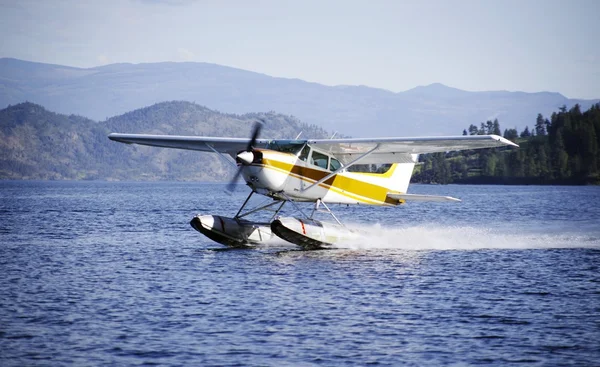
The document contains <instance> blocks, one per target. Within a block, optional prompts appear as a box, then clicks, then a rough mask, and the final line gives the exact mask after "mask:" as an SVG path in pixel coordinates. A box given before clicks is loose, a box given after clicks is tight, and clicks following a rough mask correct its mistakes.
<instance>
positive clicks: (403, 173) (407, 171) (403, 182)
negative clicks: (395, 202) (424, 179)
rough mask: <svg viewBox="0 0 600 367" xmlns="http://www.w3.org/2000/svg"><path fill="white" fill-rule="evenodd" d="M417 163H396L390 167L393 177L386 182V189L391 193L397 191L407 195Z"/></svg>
mask: <svg viewBox="0 0 600 367" xmlns="http://www.w3.org/2000/svg"><path fill="white" fill-rule="evenodd" d="M414 168H415V163H414V162H412V163H394V164H393V165H392V167H390V171H391V175H390V176H389V178H388V179H387V180H386V181H387V182H386V185H385V186H386V187H387V188H388V189H389V190H390V191H397V192H402V193H406V192H407V190H408V185H409V184H410V178H411V177H412V174H413V169H414Z"/></svg>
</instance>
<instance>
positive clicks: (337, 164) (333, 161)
mask: <svg viewBox="0 0 600 367" xmlns="http://www.w3.org/2000/svg"><path fill="white" fill-rule="evenodd" d="M341 166H342V165H341V164H340V162H339V161H338V160H337V159H335V158H331V160H330V161H329V170H330V171H332V172H333V171H335V170H337V169H339V168H340V167H341Z"/></svg>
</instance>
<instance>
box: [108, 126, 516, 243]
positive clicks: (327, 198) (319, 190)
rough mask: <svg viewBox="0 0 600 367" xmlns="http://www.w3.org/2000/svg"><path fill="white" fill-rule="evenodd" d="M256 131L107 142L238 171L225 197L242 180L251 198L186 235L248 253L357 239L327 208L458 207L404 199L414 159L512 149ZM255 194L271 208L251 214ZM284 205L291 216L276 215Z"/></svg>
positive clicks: (466, 140)
mask: <svg viewBox="0 0 600 367" xmlns="http://www.w3.org/2000/svg"><path fill="white" fill-rule="evenodd" d="M261 127H262V124H261V123H257V124H256V125H255V127H254V131H253V133H252V136H251V138H249V139H248V138H227V137H206V136H174V135H144V134H120V133H112V134H110V135H109V136H108V137H109V139H111V140H114V141H117V142H121V143H127V144H141V145H149V146H155V147H163V148H175V149H187V150H197V151H203V152H213V153H215V154H219V155H220V156H222V157H224V158H225V159H226V160H227V161H228V162H231V163H232V164H235V165H236V166H237V172H236V174H235V176H234V178H233V180H232V181H231V183H230V184H229V185H228V190H229V191H232V190H233V188H234V187H235V183H236V181H237V179H238V178H239V177H240V176H242V177H243V179H244V180H245V181H246V184H247V185H248V187H250V189H251V191H250V193H249V195H248V197H247V198H246V200H245V201H244V203H243V204H242V206H241V207H240V209H239V210H238V212H237V214H236V215H234V216H233V217H224V216H220V215H200V214H199V215H197V216H195V217H194V218H193V219H192V220H191V222H190V224H191V225H192V227H193V228H195V229H196V230H198V231H199V232H201V233H202V234H204V235H205V236H207V237H208V238H210V239H211V240H214V241H216V242H218V243H221V244H223V245H225V246H228V247H233V248H250V247H255V246H257V245H260V244H262V243H264V242H266V241H268V240H271V239H272V238H273V237H274V236H277V237H280V238H282V239H284V240H285V241H288V242H291V243H293V244H295V245H298V246H300V247H301V248H302V249H305V250H316V249H328V248H333V247H339V246H340V244H341V245H342V246H343V243H344V241H349V240H352V239H354V238H356V237H357V236H359V233H358V232H357V231H355V230H352V229H350V228H347V227H346V226H344V225H343V224H342V223H341V222H340V221H339V220H338V218H337V217H336V216H335V215H334V213H333V212H332V211H331V210H330V209H329V207H328V205H327V204H362V205H379V206H395V205H400V204H404V203H405V202H406V201H435V202H456V201H460V200H459V199H456V198H453V197H449V196H433V195H416V194H408V193H407V191H408V186H409V183H410V178H411V176H412V172H413V168H414V166H415V163H417V160H418V155H419V154H424V153H436V152H448V151H457V150H471V149H480V148H493V147H502V146H518V145H516V144H514V143H513V142H511V141H509V140H507V139H504V138H502V137H500V136H497V135H469V136H440V137H412V138H404V137H399V138H343V139H304V140H299V139H295V140H282V139H260V138H259V135H260V131H261ZM228 157H230V158H228ZM359 164H360V165H374V164H375V165H386V167H387V168H388V169H387V170H386V171H385V172H381V173H372V172H353V170H351V169H350V168H352V167H353V166H356V165H359ZM363 167H364V166H363ZM255 194H258V195H264V196H266V197H268V198H271V199H272V200H269V202H268V203H267V204H262V205H259V206H257V207H252V206H251V205H248V203H249V201H250V198H251V197H252V196H253V195H255ZM303 202H304V203H305V202H308V203H314V206H313V209H312V211H311V212H310V214H306V213H305V211H303V210H302V209H301V207H300V206H299V205H298V203H303ZM287 203H290V205H292V206H293V207H294V209H295V211H296V213H297V216H295V217H282V216H280V215H279V213H280V212H281V210H282V208H283V206H284V205H285V204H287ZM265 211H268V212H269V214H270V213H272V215H271V214H270V218H271V219H270V220H268V221H265V220H261V221H252V220H249V219H247V217H248V216H249V215H250V214H254V213H257V212H263V213H264V212H265ZM323 212H324V213H327V214H329V215H330V216H331V218H332V220H330V221H322V220H317V219H316V218H315V214H316V213H323Z"/></svg>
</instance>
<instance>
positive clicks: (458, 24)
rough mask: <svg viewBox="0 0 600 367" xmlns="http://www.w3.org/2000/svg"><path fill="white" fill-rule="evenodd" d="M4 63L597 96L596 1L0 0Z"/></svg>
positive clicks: (599, 17)
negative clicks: (123, 65) (176, 64)
mask: <svg viewBox="0 0 600 367" xmlns="http://www.w3.org/2000/svg"><path fill="white" fill-rule="evenodd" d="M0 34H2V40H1V41H0V42H1V43H0V57H15V58H19V59H25V60H30V61H39V62H47V63H55V64H63V65H70V66H78V67H92V66H98V65H104V64H108V63H115V62H130V63H141V62H159V61H200V62H210V63H216V64H221V65H228V66H233V67H237V68H241V69H246V70H251V71H256V72H260V73H264V74H268V75H272V76H279V77H286V78H299V79H303V80H307V81H312V82H317V83H321V84H326V85H338V84H347V85H358V84H362V85H368V86H371V87H378V88H383V89H388V90H392V91H396V92H398V91H404V90H407V89H410V88H413V87H415V86H418V85H427V84H430V83H435V82H440V83H443V84H446V85H449V86H453V87H456V88H460V89H466V90H473V91H477V90H511V91H515V90H521V91H526V92H538V91H553V92H560V93H562V94H564V95H566V96H567V97H571V98H600V47H599V45H600V0H575V1H554V0H545V1H544V0H541V1H533V0H531V1H530V0H520V1H512V0H495V1H494V0H480V1H471V0H455V1H451V0H446V1H414V2H407V1H400V0H397V1H375V0H373V1H352V0H347V1H326V0H320V1H312V0H296V1H283V0H280V1H275V0H274V1H260V0H255V1H253V0H248V1H217V0H213V1H208V0H196V1H194V0H103V1H84V0H79V1H77V0H65V1H58V0H42V1H30V0H19V1H6V0H0Z"/></svg>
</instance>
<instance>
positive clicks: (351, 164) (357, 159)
mask: <svg viewBox="0 0 600 367" xmlns="http://www.w3.org/2000/svg"><path fill="white" fill-rule="evenodd" d="M379 145H380V144H377V145H375V148H373V149H371V150H369V151H368V152H366V153H365V154H363V155H361V156H360V157H358V158H356V159H355V160H353V161H352V162H350V163H348V164H347V165H345V166H343V167H340V168H338V169H336V170H335V171H333V172H331V173H330V174H328V175H327V176H325V177H323V178H322V179H320V180H319V181H317V182H315V183H313V184H312V185H310V186H308V187H306V188H304V189H302V190H301V191H300V192H304V191H307V190H309V189H310V188H312V187H313V186H316V185H318V184H321V183H323V182H325V181H327V180H329V179H330V178H331V177H333V176H335V175H337V174H338V173H339V172H340V171H342V170H345V169H347V168H348V167H350V166H353V165H355V164H357V163H358V162H359V161H360V160H362V159H363V158H367V157H368V156H369V155H371V153H374V152H375V151H376V150H377V149H379Z"/></svg>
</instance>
